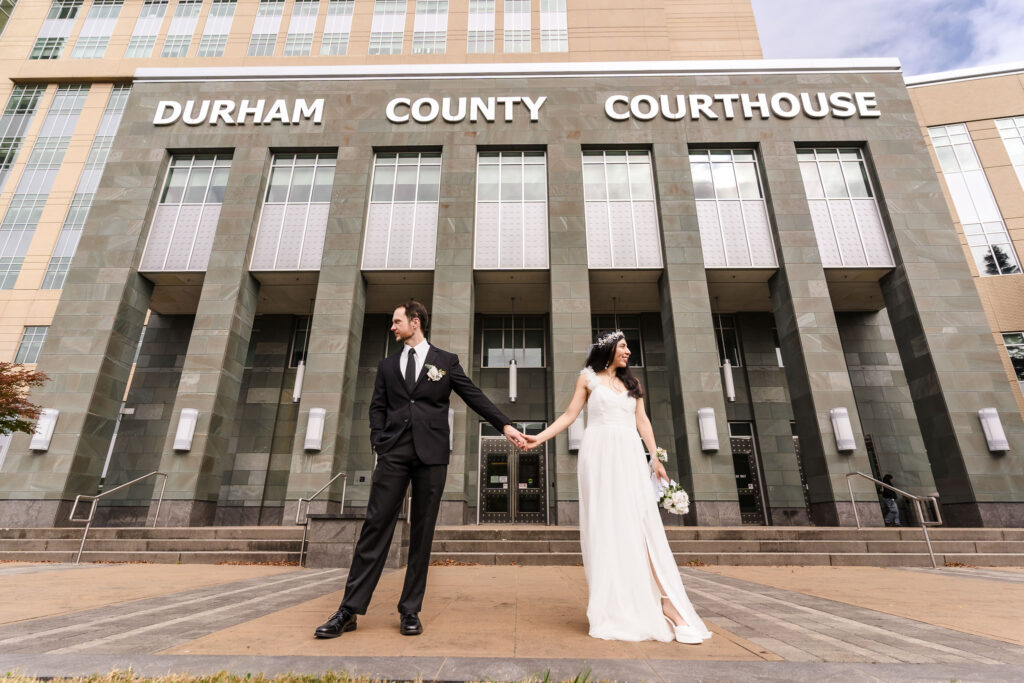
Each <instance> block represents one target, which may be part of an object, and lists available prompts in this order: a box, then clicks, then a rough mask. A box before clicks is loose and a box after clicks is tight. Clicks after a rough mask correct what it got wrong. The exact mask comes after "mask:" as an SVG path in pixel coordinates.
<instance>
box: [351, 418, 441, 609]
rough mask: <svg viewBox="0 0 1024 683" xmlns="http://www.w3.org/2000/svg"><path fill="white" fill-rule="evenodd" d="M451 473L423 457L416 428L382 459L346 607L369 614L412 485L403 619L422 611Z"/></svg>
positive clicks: (379, 458) (380, 456)
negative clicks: (415, 436) (416, 441)
mask: <svg viewBox="0 0 1024 683" xmlns="http://www.w3.org/2000/svg"><path fill="white" fill-rule="evenodd" d="M447 470H448V466H447V465H427V464H424V463H423V461H422V460H420V459H419V457H417V455H416V447H415V445H414V444H413V439H412V430H411V429H407V430H406V431H405V433H403V434H402V435H401V436H400V437H399V438H398V442H397V443H396V444H395V445H394V447H393V448H391V449H390V450H389V451H387V452H385V453H380V454H378V456H377V467H376V468H375V469H374V470H373V485H372V486H371V487H370V500H369V503H367V506H366V521H365V522H363V529H362V531H361V532H360V533H359V541H358V542H356V549H355V554H354V556H353V558H352V567H351V568H350V569H349V572H348V581H347V582H346V584H345V597H344V598H343V599H342V601H341V607H342V608H345V609H349V610H351V611H352V612H354V613H356V614H366V608H367V607H368V606H369V604H370V597H371V596H372V595H373V589H374V588H376V586H377V581H379V580H380V575H381V572H382V571H383V570H384V563H385V562H386V561H387V558H388V548H389V547H390V546H391V537H392V536H393V535H394V533H395V523H396V522H397V520H398V513H399V510H400V509H401V507H402V501H403V500H404V498H405V491H406V489H407V488H408V487H409V482H410V481H411V482H412V510H410V511H409V516H410V519H411V525H410V529H409V566H408V567H407V568H406V570H405V586H404V587H403V589H402V597H401V599H400V600H399V602H398V611H399V612H400V613H402V614H411V613H416V612H419V611H420V608H421V607H422V606H423V592H424V590H425V589H426V587H427V569H428V568H429V567H430V546H431V543H432V542H433V540H434V525H435V524H436V522H437V511H438V509H439V508H440V506H441V494H442V493H444V482H445V476H446V473H447Z"/></svg>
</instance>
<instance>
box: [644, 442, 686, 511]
mask: <svg viewBox="0 0 1024 683" xmlns="http://www.w3.org/2000/svg"><path fill="white" fill-rule="evenodd" d="M655 453H656V455H657V457H658V460H660V461H661V462H667V461H668V452H667V451H666V450H665V449H664V448H659V449H658V450H657V451H655ZM651 483H652V484H653V485H654V497H655V498H657V499H658V505H660V506H661V507H663V508H665V509H666V510H668V511H669V512H670V513H672V514H673V515H685V514H686V513H687V512H689V511H690V496H689V495H688V494H687V493H686V491H684V490H683V487H682V486H680V485H679V484H677V483H676V482H675V481H673V480H671V479H670V480H669V482H668V484H666V483H664V482H663V481H661V480H660V479H658V475H656V474H654V473H653V472H651Z"/></svg>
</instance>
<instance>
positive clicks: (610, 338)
mask: <svg viewBox="0 0 1024 683" xmlns="http://www.w3.org/2000/svg"><path fill="white" fill-rule="evenodd" d="M625 336H626V335H625V334H623V332H622V330H615V331H614V332H609V333H608V334H606V335H604V336H603V337H599V338H598V340H597V341H596V342H594V346H597V347H598V348H604V347H605V346H608V345H609V344H611V343H612V342H614V341H618V339H619V338H621V337H625Z"/></svg>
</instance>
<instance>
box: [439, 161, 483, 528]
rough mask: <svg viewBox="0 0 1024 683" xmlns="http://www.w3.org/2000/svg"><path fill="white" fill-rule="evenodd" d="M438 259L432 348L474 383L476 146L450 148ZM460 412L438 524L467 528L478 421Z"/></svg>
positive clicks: (457, 402) (455, 406) (455, 401)
mask: <svg viewBox="0 0 1024 683" xmlns="http://www.w3.org/2000/svg"><path fill="white" fill-rule="evenodd" d="M440 200H441V201H440V208H439V211H438V216H437V248H436V251H435V255H434V262H435V265H434V297H433V301H431V303H430V343H431V344H436V345H437V346H438V347H439V348H442V349H444V350H445V351H450V352H451V353H455V354H458V356H459V363H460V364H461V365H462V369H463V370H465V371H466V375H467V376H469V378H470V379H472V378H473V319H474V315H473V308H474V305H473V221H474V215H475V213H476V146H475V145H472V144H461V145H460V144H455V145H449V146H447V147H446V149H445V155H444V160H443V162H442V165H441V197H440ZM451 407H452V410H454V411H455V421H454V422H455V423H454V433H453V434H452V453H451V459H450V461H449V463H448V479H447V480H446V481H445V486H444V496H443V498H442V499H441V510H440V512H439V513H438V518H437V523H438V524H441V525H445V524H465V523H466V514H467V512H466V510H467V501H466V493H467V485H466V473H467V470H468V469H469V468H468V467H467V466H466V455H467V454H468V453H471V452H473V451H474V449H473V448H471V445H470V441H471V440H472V439H475V438H476V436H477V431H476V429H475V428H472V427H471V426H470V425H475V424H476V422H477V417H476V415H475V414H472V415H471V414H470V413H469V410H468V409H467V407H466V404H465V403H463V402H462V399H461V398H459V397H458V396H457V395H455V394H454V393H453V394H452V398H451Z"/></svg>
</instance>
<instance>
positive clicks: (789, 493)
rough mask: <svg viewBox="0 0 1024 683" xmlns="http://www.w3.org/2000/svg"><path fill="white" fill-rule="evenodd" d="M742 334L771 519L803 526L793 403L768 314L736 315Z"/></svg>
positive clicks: (805, 518) (805, 522)
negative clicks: (792, 423) (776, 349)
mask: <svg viewBox="0 0 1024 683" xmlns="http://www.w3.org/2000/svg"><path fill="white" fill-rule="evenodd" d="M737 321H738V324H739V326H740V338H741V339H742V341H743V343H742V350H743V363H744V366H745V367H744V370H745V371H746V376H747V383H748V386H749V388H750V407H751V412H752V413H753V417H754V426H755V427H757V445H758V449H759V452H760V455H761V465H762V467H763V468H764V480H765V485H766V486H767V488H768V490H767V491H766V492H765V493H766V497H767V499H768V500H766V501H765V504H766V505H767V506H768V510H769V513H770V515H771V520H772V524H775V525H780V526H807V525H808V524H810V519H809V518H808V510H807V504H806V502H805V501H804V490H803V483H802V482H801V481H800V467H799V464H798V463H797V460H796V451H795V449H794V447H793V430H792V427H791V425H790V421H791V420H792V419H793V406H792V404H791V403H790V398H789V391H788V389H787V387H786V373H785V370H784V369H783V368H781V367H779V360H778V357H777V356H776V354H775V343H774V340H773V339H772V335H771V329H770V326H771V313H749V314H744V315H741V316H738V317H737Z"/></svg>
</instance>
